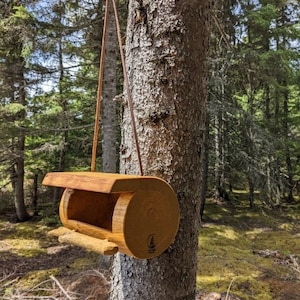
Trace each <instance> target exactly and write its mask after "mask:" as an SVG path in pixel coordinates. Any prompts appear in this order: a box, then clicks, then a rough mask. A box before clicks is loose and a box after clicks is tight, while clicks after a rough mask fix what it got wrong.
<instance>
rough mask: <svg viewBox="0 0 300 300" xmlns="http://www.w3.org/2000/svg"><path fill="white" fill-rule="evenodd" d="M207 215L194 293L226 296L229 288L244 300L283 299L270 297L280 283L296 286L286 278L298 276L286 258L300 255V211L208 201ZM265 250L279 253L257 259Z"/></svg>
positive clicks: (200, 239)
mask: <svg viewBox="0 0 300 300" xmlns="http://www.w3.org/2000/svg"><path fill="white" fill-rule="evenodd" d="M205 214H206V215H207V216H209V217H207V222H206V223H203V224H202V226H203V227H202V228H201V230H200V235H199V253H198V273H197V287H198V289H199V290H202V291H204V292H212V291H215V292H220V293H224V292H226V291H227V289H228V287H229V286H230V292H232V293H234V294H236V295H237V296H240V297H241V298H242V299H249V300H269V299H287V298H284V297H283V298H280V297H279V298H278V297H275V296H274V294H273V293H274V291H276V290H278V288H277V286H278V282H283V281H284V284H285V286H288V285H289V284H294V285H295V282H294V281H291V282H289V281H288V280H286V279H287V278H295V276H296V274H295V271H293V269H292V268H291V267H290V266H289V265H288V263H286V259H288V257H289V255H290V254H295V255H297V256H298V257H299V256H300V234H299V233H300V222H299V221H300V219H299V208H298V207H297V208H294V207H291V208H289V207H286V208H284V212H283V211H271V210H267V209H262V208H260V207H256V208H254V209H249V208H248V207H247V205H239V206H236V207H233V206H229V205H228V206H226V205H225V206H222V205H217V204H214V203H209V202H208V205H207V210H206V212H205ZM267 249H269V250H271V251H275V250H278V251H279V257H272V256H270V257H263V256H262V255H259V252H258V251H259V250H262V251H265V250H267ZM232 280H233V282H232ZM231 282H232V285H231ZM294 285H293V287H292V288H291V290H294V289H295V286H294ZM297 287H298V288H300V284H299V285H298V286H297ZM286 290H289V289H288V288H287V289H286ZM285 296H286V297H288V296H287V295H285Z"/></svg>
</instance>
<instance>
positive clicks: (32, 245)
mask: <svg viewBox="0 0 300 300" xmlns="http://www.w3.org/2000/svg"><path fill="white" fill-rule="evenodd" d="M1 242H2V243H3V244H4V245H5V248H4V247H3V248H4V249H5V251H10V252H11V253H14V254H17V255H19V256H24V257H33V256H35V255H38V254H40V253H45V251H46V250H45V249H42V248H41V246H40V243H39V241H38V240H33V239H22V238H18V239H5V240H3V241H1Z"/></svg>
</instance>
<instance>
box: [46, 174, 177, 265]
mask: <svg viewBox="0 0 300 300" xmlns="http://www.w3.org/2000/svg"><path fill="white" fill-rule="evenodd" d="M43 184H44V185H49V186H56V187H63V188H65V191H64V193H63V195H62V198H61V201H60V207H59V215H60V219H61V222H62V223H63V225H64V227H61V228H58V229H54V230H52V232H50V234H52V235H56V236H59V240H60V241H61V242H68V243H71V244H75V245H78V246H81V247H85V248H87V249H89V250H92V251H96V252H99V253H103V254H107V255H112V254H115V253H116V252H117V251H120V252H122V253H125V254H127V255H130V256H134V257H136V258H143V259H144V258H153V257H155V256H158V255H160V254H161V253H162V252H164V251H165V250H166V249H167V248H168V247H169V245H170V244H171V243H172V242H173V241H174V239H175V235H176V233H177V230H178V225H179V207H178V202H177V198H176V195H175V193H174V191H173V189H172V188H171V187H170V185H169V184H168V183H166V182H165V181H164V180H162V179H160V178H158V177H151V176H135V175H122V174H110V173H96V172H70V173H68V172H63V173H60V172H55V173H48V174H47V175H46V176H45V178H44V180H43Z"/></svg>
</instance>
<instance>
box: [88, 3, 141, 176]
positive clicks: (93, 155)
mask: <svg viewBox="0 0 300 300" xmlns="http://www.w3.org/2000/svg"><path fill="white" fill-rule="evenodd" d="M111 1H112V4H113V10H114V15H115V22H116V31H117V38H118V44H119V51H120V56H121V63H122V69H123V76H124V87H125V90H126V93H127V100H128V107H129V112H130V119H131V126H132V131H133V136H134V141H135V146H136V152H137V157H138V163H139V171H140V175H141V176H143V175H144V172H143V166H142V159H141V151H140V146H139V142H138V135H137V130H136V123H135V118H134V110H133V102H132V96H131V91H130V87H129V79H128V74H127V68H126V64H125V57H124V52H123V47H122V37H121V29H120V24H119V16H118V11H117V7H116V2H115V0H111ZM108 12H109V0H106V4H105V15H104V25H103V36H102V47H101V57H100V70H99V80H98V92H97V105H96V116H95V129H94V139H93V150H92V163H91V171H92V172H94V171H95V165H96V156H97V144H98V135H99V120H100V107H101V97H102V86H103V71H104V55H105V44H106V31H107V23H108V15H109V14H108Z"/></svg>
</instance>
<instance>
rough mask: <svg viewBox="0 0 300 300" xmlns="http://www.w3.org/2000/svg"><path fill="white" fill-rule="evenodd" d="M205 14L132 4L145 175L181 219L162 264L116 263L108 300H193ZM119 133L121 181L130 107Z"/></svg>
mask: <svg viewBox="0 0 300 300" xmlns="http://www.w3.org/2000/svg"><path fill="white" fill-rule="evenodd" d="M138 2H139V3H138ZM208 13H209V2H201V3H199V2H198V1H184V3H183V2H182V1H131V2H130V4H129V18H128V28H127V38H126V54H127V65H128V73H129V78H130V82H131V91H132V97H133V102H134V110H135V117H136V122H137V130H138V136H139V143H140V148H141V156H142V163H143V168H144V173H145V175H154V176H159V177H161V178H163V179H165V180H166V181H168V182H169V183H170V184H171V185H172V187H173V188H174V190H175V192H176V193H177V197H178V200H179V205H180V213H181V218H180V228H179V232H178V234H177V237H176V240H175V242H174V243H173V244H172V245H171V246H170V247H169V249H168V250H167V251H165V252H164V253H163V254H162V255H160V256H159V257H157V258H154V259H151V260H138V259H135V258H131V257H128V256H126V255H122V254H119V255H117V256H116V258H115V260H114V265H113V280H112V291H111V299H117V300H122V299H126V300H129V299H193V300H194V299H195V286H196V270H197V251H198V226H199V220H200V217H199V213H200V196H201V178H202V176H201V170H202V168H201V147H202V146H203V139H204V135H205V118H206V99H207V78H206V77H207V67H206V58H207V57H206V56H207V50H208V26H207V22H208ZM121 128H122V144H121V173H128V174H136V173H138V170H139V168H138V162H137V155H136V149H135V144H134V141H133V139H132V128H131V125H130V116H129V112H128V108H127V105H125V106H124V110H123V123H122V127H121Z"/></svg>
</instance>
